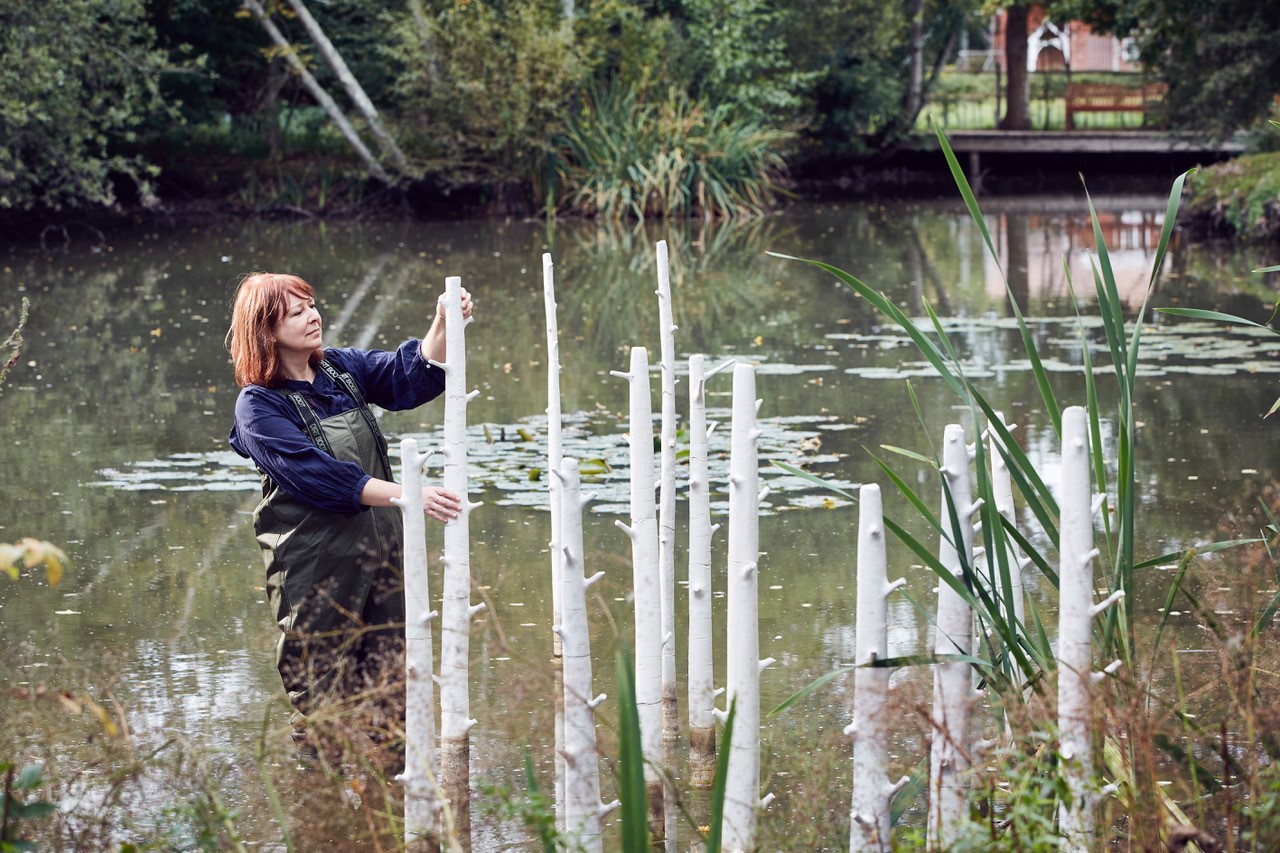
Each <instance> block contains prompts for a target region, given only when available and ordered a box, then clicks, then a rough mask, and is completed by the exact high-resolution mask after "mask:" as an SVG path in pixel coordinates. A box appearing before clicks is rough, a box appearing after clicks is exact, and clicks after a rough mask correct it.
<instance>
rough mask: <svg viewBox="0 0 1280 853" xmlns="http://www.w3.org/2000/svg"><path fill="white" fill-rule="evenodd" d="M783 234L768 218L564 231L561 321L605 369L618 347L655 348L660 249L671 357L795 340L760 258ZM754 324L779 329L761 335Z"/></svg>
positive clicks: (773, 270) (788, 313) (772, 263)
mask: <svg viewBox="0 0 1280 853" xmlns="http://www.w3.org/2000/svg"><path fill="white" fill-rule="evenodd" d="M791 227H792V226H791V224H790V223H788V221H787V220H786V219H785V218H784V219H775V218H770V219H757V220H750V221H737V220H734V221H729V222H710V223H704V222H666V223H663V224H662V226H661V228H658V227H655V226H637V227H634V228H631V227H628V226H626V225H621V224H620V225H603V224H593V225H592V226H591V227H589V228H588V227H584V228H576V229H568V234H567V235H566V236H567V237H568V242H569V245H568V246H567V247H566V248H565V250H564V255H565V262H564V265H563V268H562V269H563V272H558V273H557V301H558V303H559V304H560V306H561V309H562V312H563V316H564V318H565V319H563V320H562V321H561V322H562V324H566V325H567V326H568V330H567V331H568V332H569V333H570V334H574V335H581V336H582V337H583V338H584V340H585V341H586V343H587V345H588V346H589V347H590V348H591V349H593V350H594V351H595V352H596V353H598V354H600V355H601V356H606V355H607V356H609V358H610V359H611V360H612V353H613V352H614V350H615V349H616V348H617V347H618V346H621V345H625V344H635V345H644V346H648V347H649V348H650V349H656V347H657V342H658V309H657V297H656V296H655V295H654V291H655V290H656V289H657V264H656V252H655V249H654V246H655V244H656V243H657V241H658V240H666V241H667V249H668V255H669V258H670V272H671V289H672V293H673V301H674V315H675V322H676V325H677V326H679V327H680V331H679V332H678V334H677V343H676V346H677V349H678V350H680V351H681V352H692V351H702V352H714V351H717V350H720V349H722V348H728V349H739V348H742V347H744V346H746V345H748V344H749V343H750V341H751V340H752V339H753V338H755V337H756V336H757V335H760V334H768V335H770V336H777V335H779V334H782V335H784V336H786V337H788V338H795V337H797V336H798V335H797V331H798V330H795V329H794V327H795V325H796V323H795V321H796V312H795V310H794V309H793V308H792V307H790V306H788V305H786V304H785V302H786V300H785V296H786V294H785V293H784V291H783V289H782V288H781V287H779V286H778V284H779V281H778V272H779V269H780V266H779V264H780V262H778V261H777V260H775V259H772V258H769V257H767V256H766V255H765V252H766V251H767V250H769V249H771V248H775V246H776V245H777V244H778V243H780V242H782V241H783V240H784V239H786V238H787V237H788V236H789V235H788V232H789V231H790V229H791ZM558 269H559V268H558ZM561 282H563V284H562V283H561ZM761 317H764V318H766V320H767V321H772V322H776V323H777V324H778V325H777V327H773V326H769V327H768V328H766V327H765V324H764V322H762V320H761Z"/></svg>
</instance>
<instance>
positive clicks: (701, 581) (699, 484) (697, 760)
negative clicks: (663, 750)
mask: <svg viewBox="0 0 1280 853" xmlns="http://www.w3.org/2000/svg"><path fill="white" fill-rule="evenodd" d="M732 363H733V362H731V361H726V362H724V363H723V364H721V365H720V366H719V367H717V368H715V370H712V371H711V374H715V373H717V372H719V371H720V370H723V369H724V368H726V367H728V366H729V365H730V364H732ZM703 364H704V359H703V357H702V356H701V355H692V356H689V771H690V777H691V778H690V783H691V784H692V785H693V786H694V787H695V788H710V787H711V786H712V784H714V782H715V774H716V721H715V714H714V712H715V695H716V689H715V673H714V668H713V655H712V652H713V648H712V647H713V643H712V639H711V611H712V607H711V601H712V598H711V535H712V534H713V533H715V531H716V530H717V529H718V528H719V527H720V525H718V524H712V523H711V478H710V474H709V471H708V465H707V439H708V438H710V436H711V431H712V430H714V429H715V424H712V425H711V426H710V427H708V426H707V395H706V380H707V378H708V377H709V374H706V372H705V369H704V367H703Z"/></svg>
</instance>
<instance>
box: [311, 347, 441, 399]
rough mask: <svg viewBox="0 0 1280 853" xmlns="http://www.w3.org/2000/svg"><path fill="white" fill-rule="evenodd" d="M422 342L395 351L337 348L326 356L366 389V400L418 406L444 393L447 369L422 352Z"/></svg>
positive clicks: (326, 352)
mask: <svg viewBox="0 0 1280 853" xmlns="http://www.w3.org/2000/svg"><path fill="white" fill-rule="evenodd" d="M421 350H422V342H421V341H417V340H410V341H405V342H404V343H402V344H401V345H400V346H399V347H397V348H396V349H395V351H394V352H386V351H383V350H356V349H340V348H333V349H328V350H326V351H325V356H326V358H328V359H329V360H330V361H331V362H332V363H333V364H334V365H335V366H336V367H338V369H339V370H345V371H347V372H349V373H351V375H352V376H353V377H355V380H356V382H358V383H359V384H360V387H361V388H363V389H364V395H365V399H366V400H368V401H369V402H370V403H373V404H374V405H377V406H381V407H382V408H384V409H390V410H392V411H399V410H401V409H415V408H417V407H418V406H421V405H422V404H423V403H426V402H428V401H430V400H434V399H435V398H436V397H439V396H440V395H441V394H442V393H444V371H443V370H441V369H440V368H438V367H434V366H432V365H430V364H428V363H427V362H426V361H425V360H424V359H423V358H422V355H421Z"/></svg>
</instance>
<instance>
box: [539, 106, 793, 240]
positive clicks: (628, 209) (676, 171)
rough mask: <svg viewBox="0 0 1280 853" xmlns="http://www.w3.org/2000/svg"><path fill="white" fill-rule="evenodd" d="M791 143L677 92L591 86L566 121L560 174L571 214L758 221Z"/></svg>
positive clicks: (732, 112) (728, 110)
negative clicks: (753, 217) (649, 96)
mask: <svg viewBox="0 0 1280 853" xmlns="http://www.w3.org/2000/svg"><path fill="white" fill-rule="evenodd" d="M789 139H790V135H789V134H788V133H786V132H784V131H780V130H775V129H772V128H770V127H769V126H767V125H765V124H763V123H761V122H758V121H756V120H754V119H750V118H747V117H746V116H745V115H742V114H739V113H738V112H737V111H736V110H734V109H733V108H732V107H731V106H729V105H728V104H721V105H719V106H708V105H706V104H702V103H699V102H697V101H694V100H692V99H691V98H690V97H689V96H688V95H686V94H685V93H684V92H682V91H680V90H678V89H669V90H668V91H667V92H666V95H665V97H664V98H662V99H661V100H659V101H656V102H652V101H647V100H644V99H643V98H642V97H641V96H640V95H639V94H638V93H637V92H636V90H635V89H634V88H628V89H624V88H622V87H620V86H610V87H608V88H599V87H597V88H593V89H592V90H591V91H590V92H589V93H588V95H587V97H586V99H585V100H584V102H583V104H582V106H581V108H580V109H579V110H578V111H577V112H576V113H575V114H574V115H573V116H572V118H571V119H570V121H569V126H568V129H567V130H566V132H565V135H564V144H563V149H562V152H561V157H562V162H561V164H560V166H559V168H558V174H559V177H560V182H561V186H562V187H563V191H564V193H565V195H566V197H567V199H568V207H569V209H571V210H573V211H575V212H579V213H585V214H589V215H595V216H600V217H603V218H606V219H622V218H627V217H634V218H636V219H644V218H645V217H647V216H661V217H675V216H687V215H702V216H707V217H710V216H733V215H743V214H755V213H759V212H760V211H762V210H764V209H766V208H767V207H769V206H770V204H771V203H772V202H773V200H774V198H775V197H776V196H777V195H778V193H779V192H780V186H779V179H780V177H781V173H782V169H783V159H782V155H781V153H780V149H781V147H782V146H783V145H784V144H785V143H786V142H787V141H788V140H789Z"/></svg>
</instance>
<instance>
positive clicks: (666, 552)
mask: <svg viewBox="0 0 1280 853" xmlns="http://www.w3.org/2000/svg"><path fill="white" fill-rule="evenodd" d="M657 294H658V339H659V342H660V345H661V349H660V355H661V361H660V364H661V366H662V430H661V432H660V433H659V436H660V442H659V446H660V447H661V449H662V452H661V454H660V461H661V466H660V468H659V473H660V477H659V480H658V570H659V577H660V578H661V579H662V587H661V593H662V736H663V738H664V739H665V740H666V742H667V743H668V744H674V743H675V741H676V738H678V737H679V736H680V716H679V709H678V706H677V702H676V641H675V635H676V339H675V331H676V324H675V320H674V314H673V311H672V307H671V274H670V266H669V264H668V262H667V241H666V240H659V241H658V290H657Z"/></svg>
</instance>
